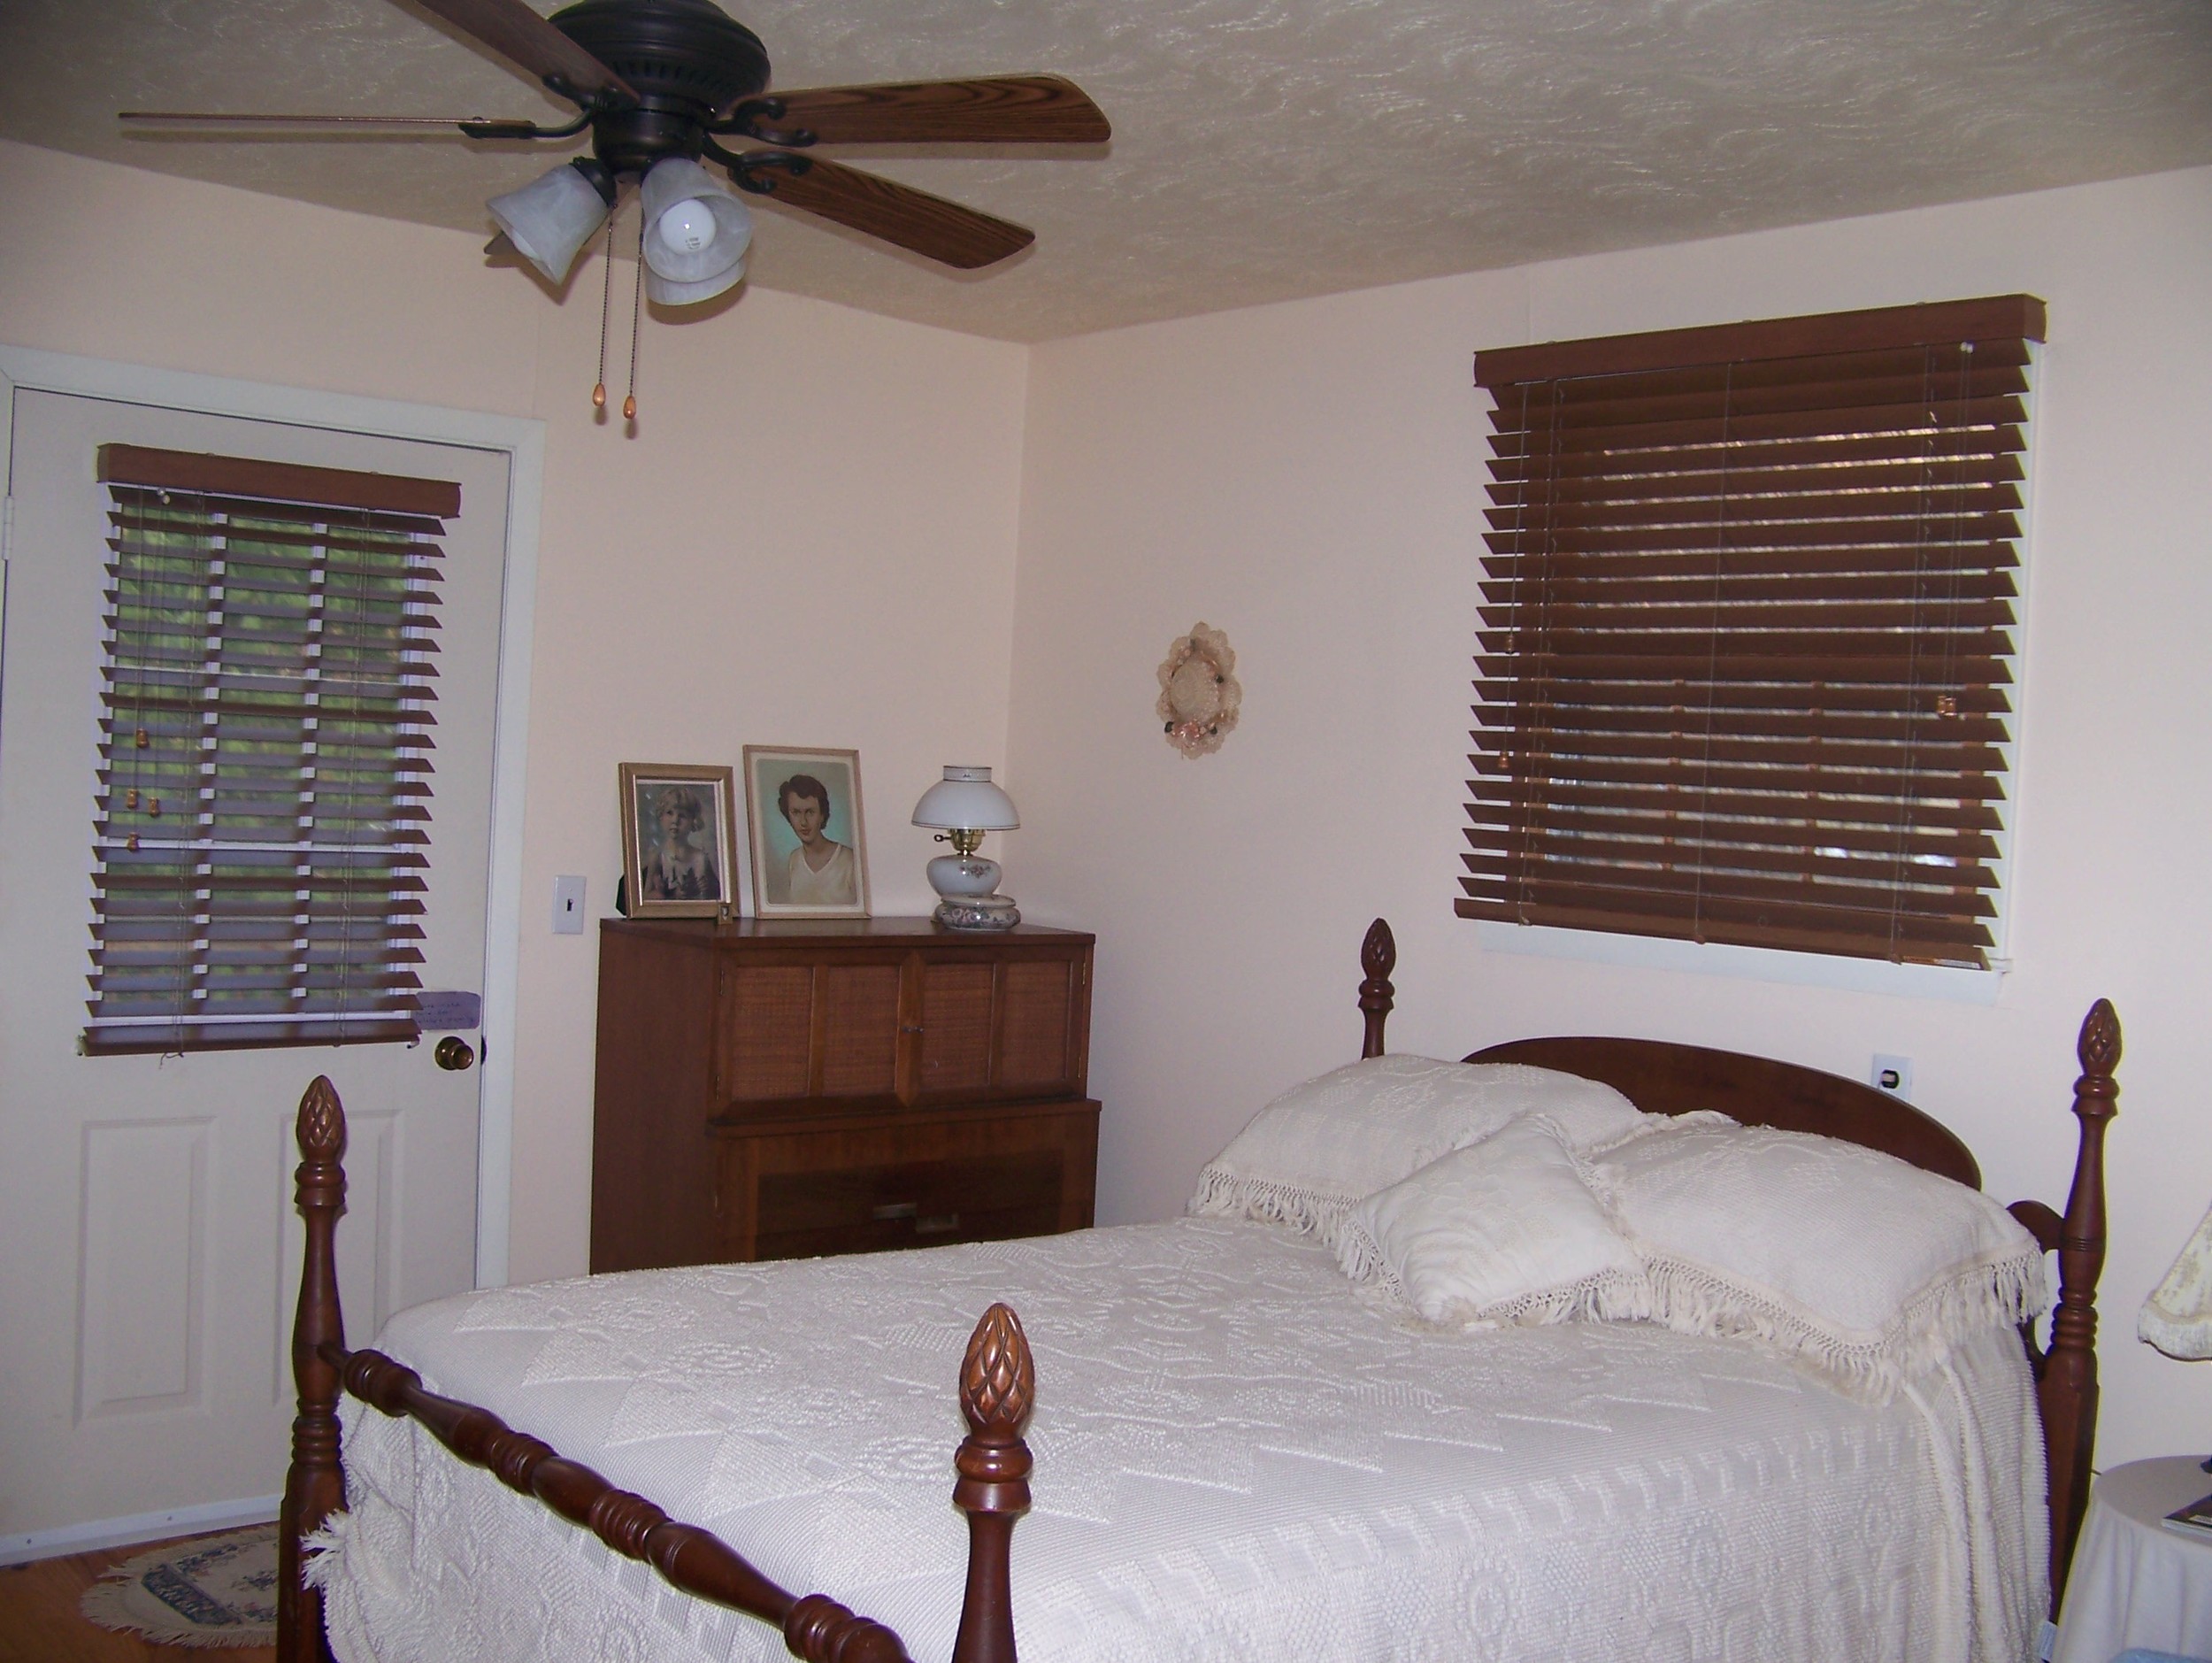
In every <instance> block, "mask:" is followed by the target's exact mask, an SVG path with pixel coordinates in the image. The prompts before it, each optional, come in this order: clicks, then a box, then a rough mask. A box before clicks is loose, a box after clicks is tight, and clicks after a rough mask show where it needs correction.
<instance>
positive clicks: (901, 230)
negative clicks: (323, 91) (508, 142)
mask: <svg viewBox="0 0 2212 1663" xmlns="http://www.w3.org/2000/svg"><path fill="white" fill-rule="evenodd" d="M419 4H421V5H422V7H423V8H424V9H425V10H426V11H428V12H433V13H434V14H436V15H437V16H438V17H441V18H442V19H445V20H446V21H447V22H449V23H450V24H452V25H453V26H454V27H457V28H458V29H460V30H461V31H463V32H464V33H465V34H466V35H471V36H472V37H473V38H474V39H476V40H478V41H480V42H482V43H483V44H484V45H485V46H487V47H488V48H490V49H491V50H493V51H494V52H496V53H497V54H498V55H499V56H500V57H502V58H505V59H506V60H507V61H508V62H509V63H510V64H512V65H515V66H516V67H517V68H519V69H521V70H523V71H525V72H526V73H529V74H531V75H533V76H534V77H536V78H537V79H538V80H539V81H541V82H542V83H543V84H544V86H545V87H546V88H547V89H549V90H550V91H551V92H553V93H554V94H555V95H556V96H558V97H560V98H563V99H565V100H566V101H567V102H569V103H571V104H574V105H575V106H576V108H577V112H578V113H577V117H576V119H574V120H573V121H572V122H570V123H568V124H566V125H565V126H558V127H545V126H541V125H539V124H537V123H534V122H531V121H522V120H491V119H484V118H481V117H468V118H426V117H404V116H403V117H394V116H321V117H318V116H242V115H209V114H199V113H190V114H187V113H180V112H164V111H126V112H122V116H121V119H123V120H125V121H127V122H133V123H140V124H161V125H176V124H180V123H181V124H191V125H203V126H233V127H235V126H249V127H263V128H266V127H286V126H292V127H329V126H341V127H352V126H383V127H448V126H450V127H457V128H458V129H459V130H460V131H461V132H462V133H463V134H464V135H466V136H468V137H470V138H475V139H565V138H573V137H575V136H576V135H580V134H581V133H583V132H584V131H585V130H586V129H589V131H590V134H591V141H592V154H591V155H589V156H586V157H578V158H575V159H574V160H573V161H572V162H568V163H565V164H564V165H562V166H557V167H555V168H554V169H552V170H551V171H550V172H549V173H546V174H545V175H544V177H542V178H541V179H539V180H537V181H534V183H532V184H529V185H526V186H525V187H524V188H523V189H520V190H517V191H512V192H510V193H508V194H507V195H505V196H496V197H494V198H493V199H492V201H491V203H490V204H488V205H489V207H490V210H491V212H492V217H493V218H494V219H495V220H496V221H497V222H498V223H499V226H500V228H501V233H502V235H503V236H504V237H505V238H506V240H507V241H508V242H509V243H511V244H512V245H513V246H514V248H515V249H516V250H517V251H518V252H519V253H520V254H521V255H523V257H524V258H526V259H528V260H529V261H530V262H531V263H532V264H533V265H534V266H536V267H537V268H538V269H539V270H540V271H541V272H542V273H544V274H545V275H546V277H547V278H548V279H549V280H550V281H553V282H556V283H558V282H560V281H564V280H565V278H566V276H567V274H568V272H569V270H570V268H571V267H572V266H573V265H574V264H575V261H576V258H577V256H578V255H579V254H580V252H581V251H582V250H583V248H584V245H585V244H586V243H588V242H589V241H590V240H591V237H592V235H593V234H594V233H595V232H596V231H597V230H598V229H599V227H601V226H602V225H603V224H604V223H605V222H606V220H607V219H608V216H609V214H610V213H611V211H612V210H613V207H614V205H615V202H616V199H617V196H618V187H619V183H620V181H623V180H625V179H630V178H636V179H639V180H641V181H642V182H641V187H640V192H639V194H640V197H641V203H642V206H643V224H642V226H641V239H640V240H641V252H642V254H643V256H644V269H643V273H642V274H643V277H644V280H645V285H646V292H647V293H648V294H649V296H651V298H652V299H654V300H655V301H657V302H659V303H661V304H669V305H686V304H693V303H695V302H698V301H703V300H708V299H711V298H712V297H713V296H716V295H718V294H721V293H722V292H723V291H725V290H726V289H730V288H731V287H733V285H735V284H736V283H737V282H738V281H739V280H740V279H741V278H742V277H743V276H744V258H745V252H746V250H747V248H748V247H749V244H750V241H751V235H752V217H751V215H750V213H749V212H747V210H746V209H745V207H744V205H743V203H742V201H741V199H740V198H739V197H738V196H733V195H732V194H731V193H730V191H729V190H727V189H726V188H725V187H724V186H723V185H722V184H721V183H720V182H719V181H717V180H716V179H715V178H714V177H713V176H712V175H711V174H710V173H708V172H707V170H706V168H705V167H704V166H703V165H702V164H703V159H704V160H706V161H711V162H714V163H718V164H719V165H720V166H722V167H724V168H726V170H727V171H728V173H729V176H730V179H731V181H732V182H733V183H734V184H735V185H736V186H737V187H738V189H739V190H741V191H742V192H746V193H749V194H751V195H756V196H768V197H772V199H774V200H775V201H777V202H780V203H785V204H788V205H790V206H792V207H794V208H801V209H804V210H805V211H806V212H810V213H814V214H818V215H820V216H821V217H822V218H823V219H831V220H834V221H836V222H837V223H838V224H840V225H844V226H849V227H852V228H853V229H854V230H856V231H861V232H864V233H866V234H867V235H870V236H874V237H879V238H881V239H882V240H883V241H885V242H887V243H895V244H896V245H897V246H898V247H900V248H902V249H908V250H912V251H913V252H915V253H917V254H920V255H924V256H926V257H927V258H931V259H933V260H938V261H941V262H942V263H943V264H945V265H947V266H956V267H958V268H960V269H963V270H972V269H974V268H975V267H978V266H988V265H991V264H993V263H994V262H995V261H997V260H1002V259H1004V258H1006V257H1007V256H1009V255H1010V254H1015V253H1018V252H1019V251H1020V250H1023V249H1025V248H1026V247H1028V246H1029V244H1030V243H1033V242H1034V241H1035V240H1036V234H1035V233H1034V232H1033V231H1031V230H1029V229H1028V228H1026V227H1023V226H1018V225H1014V224H1011V223H1010V222H1008V221H1007V220H1004V219H995V218H994V217H993V216H991V215H989V214H987V213H981V212H978V211H977V210H975V209H973V208H969V207H964V206H963V205H962V204H959V203H956V202H949V201H947V200H946V199H945V198H943V197H941V196H932V195H930V194H929V193H928V192H927V191H925V190H918V189H915V188H914V187H913V186H911V185H902V184H900V183H898V182H897V181H895V180H890V179H886V178H883V177H882V176H880V175H879V174H875V173H864V172H862V171H861V170H860V169H858V168H855V167H848V166H844V165H843V164H842V163H840V162H833V161H831V160H830V159H829V158H826V157H824V156H820V155H818V154H816V153H815V149H814V147H815V146H817V145H821V144H948V143H949V144H972V143H1007V142H1011V143H1026V144H1097V143H1102V142H1104V141H1105V140H1106V139H1107V138H1109V137H1110V136H1111V134H1112V129H1111V127H1110V126H1109V125H1108V123H1107V120H1106V117H1105V116H1104V114H1103V113H1102V112H1101V111H1100V110H1099V108H1098V106H1097V105H1096V104H1093V103H1092V102H1091V100H1090V97H1089V96H1088V95H1087V94H1086V93H1085V92H1084V91H1083V89H1081V88H1079V87H1078V86H1076V85H1075V83H1074V82H1072V81H1066V80H1064V79H1062V78H1061V77H1059V76H1057V75H997V76H988V77H983V78H980V79H976V80H969V81H909V82H898V83H892V84H886V85H879V86H859V87H817V88H810V89H805V90H803V91H795V92H776V93H770V92H769V91H768V82H769V65H768V53H767V50H766V49H765V48H764V47H763V46H762V44H761V42H760V37H759V36H758V35H755V34H754V33H753V32H752V31H751V30H750V29H749V28H747V27H744V26H743V25H742V24H741V23H739V22H737V21H736V20H735V19H732V18H730V17H729V16H728V15H726V13H725V12H723V11H722V10H721V9H720V8H719V7H718V6H716V5H714V4H711V0H578V3H577V4H573V5H570V6H567V7H565V8H564V9H563V10H561V11H558V12H554V13H553V14H552V16H551V17H549V18H547V17H541V16H540V15H539V14H538V13H537V12H534V11H532V10H531V9H530V7H529V6H527V5H526V4H523V0H419ZM725 140H727V141H729V143H728V144H725V142H724V141H725ZM496 245H497V240H496V239H495V244H494V246H496Z"/></svg>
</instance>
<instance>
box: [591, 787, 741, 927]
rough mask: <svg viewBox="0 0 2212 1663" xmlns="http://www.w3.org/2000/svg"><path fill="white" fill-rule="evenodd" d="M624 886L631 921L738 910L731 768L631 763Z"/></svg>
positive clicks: (626, 789) (625, 789)
mask: <svg viewBox="0 0 2212 1663" xmlns="http://www.w3.org/2000/svg"><path fill="white" fill-rule="evenodd" d="M620 774H621V778H622V879H623V885H624V887H625V889H626V890H627V891H628V899H629V905H630V916H631V917H632V918H712V917H713V916H714V915H715V914H716V913H718V912H720V911H721V910H722V909H723V908H724V907H725V906H727V907H729V908H730V909H731V910H732V911H735V910H736V906H737V897H736V896H735V894H734V893H733V886H734V884H735V882H736V881H737V834H736V829H735V828H736V825H737V808H736V805H735V803H734V802H733V800H732V793H733V785H732V781H731V774H730V770H729V769H727V768H713V767H695V766H691V765H690V764H688V763H681V762H626V763H623V764H622V765H621V767H620Z"/></svg>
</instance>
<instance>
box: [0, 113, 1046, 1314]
mask: <svg viewBox="0 0 2212 1663" xmlns="http://www.w3.org/2000/svg"><path fill="white" fill-rule="evenodd" d="M0 220H4V223H5V224H6V225H7V226H8V227H10V228H9V230H8V232H7V234H6V235H4V236H0V341H6V342H9V343H13V344H16V345H19V346H28V347H37V348H43V349H47V350H54V351H63V352H74V353H82V354H86V355H89V356H92V357H97V358H111V359H118V360H121V361H125V362H132V363H141V364H151V365H157V366H163V367H167V368H175V369H185V370H196V371H201V372H205V373H218V374H223V375H230V376H237V377H242V378H245V379H249V380H257V381H270V382H275V383H278V384H280V385H286V386H297V387H313V388H326V389H335V390H339V391H342V392H349V393H359V394H367V395H372V396H376V397H387V398H395V399H403V400H409V401H413V402H416V403H421V404H443V405H449V406H454V407H458V408H462V409H471V410H484V411H494V412H503V413H509V414H516V415H526V416H535V417H539V418H541V419H542V420H544V421H545V423H546V427H547V444H546V467H545V477H546V487H545V500H544V527H543V535H542V540H541V554H540V565H539V589H538V600H537V617H536V638H535V643H534V646H535V665H536V674H535V684H534V693H533V698H532V709H531V711H530V716H529V722H530V727H529V731H530V757H529V787H528V792H527V797H526V809H525V820H526V828H525V847H524V863H525V877H524V899H523V919H524V936H523V945H524V951H523V959H522V975H521V985H520V989H519V1006H518V1032H517V1034H516V1036H515V1043H516V1059H517V1081H516V1094H515V1160H514V1184H513V1229H512V1240H511V1274H512V1275H513V1276H514V1278H515V1279H516V1280H518V1281H526V1280H529V1279H532V1278H535V1277H544V1276H555V1275H566V1274H574V1273H578V1272H580V1271H582V1270H583V1269H584V1267H585V1265H586V1261H587V1257H588V1231H589V1213H590V1193H591V1092H592V1083H591V1082H592V1033H593V1028H594V1024H595V1004H594V998H595V985H596V971H597V949H596V943H595V939H594V937H593V935H590V934H586V935H582V936H580V937H571V936H554V935H549V933H548V928H549V919H550V914H551V895H552V882H553V878H554V875H555V874H558V873H569V872H575V873H583V874H588V877H589V879H590V882H591V886H592V887H591V891H590V897H589V898H590V905H591V910H592V912H594V914H599V913H603V912H611V911H612V901H613V891H614V878H615V874H618V872H619V871H620V870H621V851H620V846H619V843H618V830H617V827H618V821H617V818H616V812H615V766H616V764H617V763H618V762H621V761H624V760H634V761H661V762H665V761H687V762H726V763H730V764H735V763H736V762H737V761H738V760H739V752H740V748H741V746H742V745H744V744H746V743H788V744H802V745H852V746H857V747H858V748H859V751H860V752H861V761H862V769H863V782H864V786H865V788H866V806H867V808H868V810H869V820H868V832H869V853H870V856H871V876H872V882H873V886H874V898H875V902H876V905H877V908H878V910H879V911H881V912H918V911H923V910H926V905H927V904H928V903H930V902H932V901H933V899H934V897H933V896H931V895H930V893H929V890H928V887H927V885H926V882H925V881H924V880H923V877H922V870H921V869H922V866H923V864H924V863H925V862H926V860H927V858H929V856H930V854H931V853H933V852H934V851H933V850H932V849H931V848H930V846H929V843H928V839H927V834H926V833H922V832H918V831H916V830H914V829H913V828H910V827H909V826H907V824H906V815H907V811H908V810H909V809H910V806H911V805H912V804H913V802H914V800H915V799H916V798H917V797H919V796H920V795H921V792H922V790H923V789H924V788H925V786H926V785H927V783H928V782H929V781H930V780H932V779H933V778H934V777H935V775H936V771H937V768H938V766H939V765H940V764H941V763H943V762H945V761H948V760H963V761H965V760H975V761H996V760H997V759H998V758H999V755H1000V753H1001V751H1002V747H1003V744H1004V740H1005V724H1006V683H1007V673H1006V668H1005V666H1006V662H1007V655H1008V651H1009V647H1008V638H1009V630H1010V620H1011V612H1012V604H1013V601H1012V597H1013V558H1014V535H1015V528H1016V512H1017V504H1018V489H1019V470H1020V466H1021V409H1022V401H1023V397H1024V389H1025V373H1026V358H1025V350H1024V349H1022V348H1019V347H1015V346H1010V345H1006V344H1004V343H997V342H989V341H984V340H979V339H977V338H975V337H972V336H967V335H954V334H951V333H949V332H946V331H942V330H936V329H928V328H924V327H919V326H917V325H913V324H908V323H901V322H895V321H893V320H887V319H883V318H879V317H875V316H872V315H870V314H867V313H864V312H854V311H851V310H849V309H847V308H844V307H840V306H833V305H829V304H824V303H820V302H816V301H810V300H804V299H800V298H797V297H795V296H789V295H782V294H777V293H773V292H771V291H767V290H752V291H750V292H747V293H745V294H743V295H742V296H741V298H740V299H738V300H737V302H736V304H733V305H731V306H728V307H726V309H720V310H718V311H716V312H715V315H712V316H709V317H705V318H703V319H700V320H696V321H689V322H683V323H678V324H671V323H666V322H658V321H655V320H647V322H646V324H645V327H644V331H643V346H642V351H643V364H642V368H641V378H640V385H639V389H638V398H639V404H640V407H641V432H640V435H639V436H638V437H637V438H636V439H634V440H630V439H626V438H625V437H623V435H622V434H621V431H620V428H619V426H618V424H617V425H610V426H598V425H595V423H594V422H593V421H592V420H591V414H592V412H591V406H590V403H589V395H590V390H591V384H592V381H593V380H594V379H595V373H596V358H597V352H598V330H599V304H598V303H599V289H598V282H597V278H598V274H599V268H598V266H596V265H595V264H588V265H587V266H585V267H584V268H583V271H582V273H580V277H579V278H578V280H577V281H576V282H575V283H574V285H573V287H572V292H571V294H570V296H569V297H568V300H567V301H566V303H565V304H555V303H554V302H553V301H551V300H549V299H548V298H547V297H546V296H545V295H544V294H543V293H542V292H541V290H540V289H538V288H537V287H536V286H534V284H533V283H532V282H530V281H528V280H527V279H526V278H525V277H524V276H523V275H521V274H520V273H517V272H515V271H512V270H507V269H498V268H490V267H488V266H486V265H485V263H484V261H483V259H482V258H481V256H480V253H479V247H480V243H481V238H480V237H475V236H470V235H464V234H462V233H459V232H454V231H443V230H434V229H429V228H426V227H421V226H415V225H407V224H402V223H399V222H397V221H392V220H382V219H370V218H366V217H363V216H359V215H354V214H345V213H339V212H333V211H331V210H328V209H323V208H317V207H311V206H307V205H303V204H297V203H291V202H285V201H280V200H278V199H275V198H273V197H267V196H255V195H251V194H249V193H246V192H242V191H235V190H228V189H221V188H219V187H215V186H210V185H204V184H199V183H195V182H191V181H183V180H177V179H171V178H168V177H165V176H162V175H157V174H152V173H142V172H140V171H137V170H134V169H129V168H122V167H116V166H108V165H105V164H101V163H95V162H88V161H84V160H81V159H80V158H72V157H65V156H61V155H58V154H55V153H52V152H50V151H44V150H33V149H28V148H26V147H24V146H21V145H16V144H11V143H0ZM627 287H628V284H627V280H626V278H620V277H618V288H621V289H625V290H626V289H627ZM627 333H628V332H627V330H626V329H618V331H617V334H618V337H621V338H622V339H621V340H618V343H617V348H616V350H615V351H614V353H613V358H614V359H615V362H614V363H612V364H611V365H610V366H609V379H610V381H612V382H613V383H614V384H615V393H614V402H615V403H617V404H618V403H619V402H620V398H621V381H622V373H623V371H622V365H623V360H624V358H625V356H626V354H625V350H624V348H623V344H622V342H623V340H626V336H627ZM79 968H81V967H71V968H70V970H69V974H72V975H74V974H78V969H79ZM20 973H21V971H20V969H19V968H18V969H16V970H13V971H12V974H20ZM0 997H5V993H4V985H0ZM57 1179H58V1182H68V1183H74V1182H75V1176H74V1174H57Z"/></svg>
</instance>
